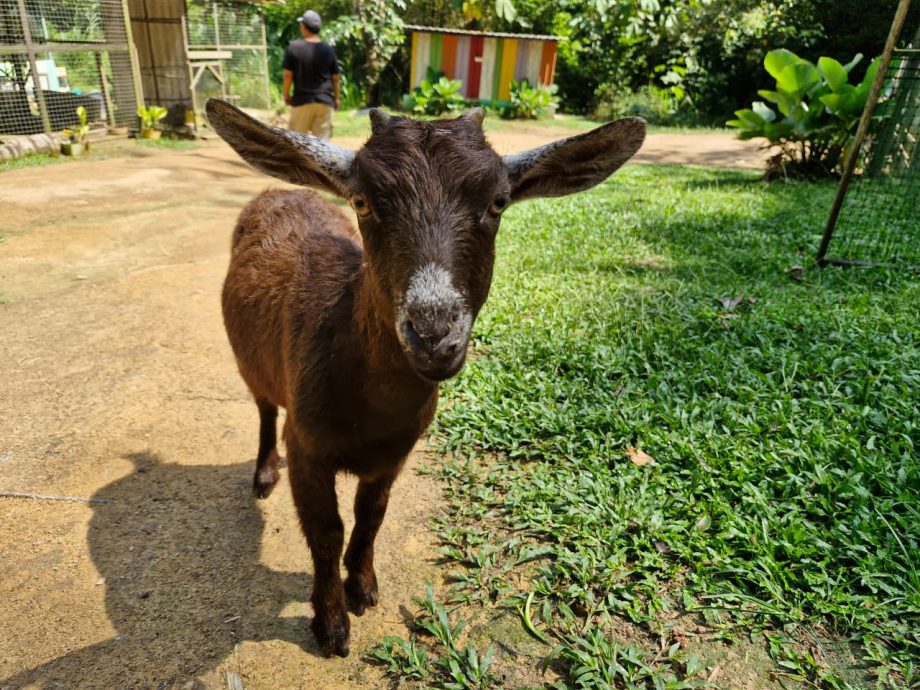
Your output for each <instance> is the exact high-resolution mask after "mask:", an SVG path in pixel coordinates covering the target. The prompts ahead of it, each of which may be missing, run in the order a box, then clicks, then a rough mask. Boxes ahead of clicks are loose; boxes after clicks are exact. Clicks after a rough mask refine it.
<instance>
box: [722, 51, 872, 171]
mask: <svg viewBox="0 0 920 690" xmlns="http://www.w3.org/2000/svg"><path fill="white" fill-rule="evenodd" d="M861 60H862V55H857V56H856V57H855V58H854V59H853V60H852V61H851V62H850V63H849V64H847V65H842V64H840V63H839V62H837V60H834V59H833V58H829V57H822V58H821V59H819V60H818V64H817V66H815V65H814V64H813V63H811V62H809V61H808V60H803V59H802V58H800V57H799V56H798V55H796V54H795V53H793V52H791V51H788V50H773V51H770V52H769V53H767V57H766V59H765V60H764V66H765V67H766V69H767V72H769V73H770V76H772V77H773V78H774V79H775V80H776V90H775V91H770V90H760V91H758V93H759V94H760V95H761V96H762V97H763V98H764V99H766V100H767V101H769V102H770V103H772V104H773V107H771V106H769V105H767V104H766V103H765V102H764V101H754V104H753V106H752V107H751V108H749V109H744V110H737V111H735V115H736V116H737V119H735V120H729V121H728V123H727V124H728V126H729V127H735V128H737V129H738V130H740V132H739V137H740V138H741V139H755V138H759V137H763V138H765V139H766V140H767V141H768V142H769V143H768V146H769V147H775V148H777V149H778V153H777V155H776V156H775V157H774V158H773V159H772V161H771V169H769V170H768V171H767V173H768V175H775V174H777V173H782V174H784V175H791V176H795V177H823V176H828V175H833V174H836V173H838V172H839V171H840V168H841V166H842V165H843V161H844V160H845V157H846V154H847V152H848V149H849V146H850V143H851V142H852V139H853V135H854V133H855V131H856V127H857V124H858V123H859V118H860V116H861V115H862V112H863V109H864V108H865V106H866V100H867V98H868V96H869V90H870V89H871V88H872V82H873V80H874V79H875V74H876V72H877V71H878V64H879V60H878V59H876V60H874V61H873V62H872V64H871V65H870V66H869V69H868V70H866V75H865V77H863V79H862V81H861V82H860V83H858V84H855V85H854V84H850V83H849V74H850V71H851V70H852V69H853V68H854V67H855V66H856V65H857V64H859V62H860V61H861Z"/></svg>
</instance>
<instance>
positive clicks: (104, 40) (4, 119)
mask: <svg viewBox="0 0 920 690" xmlns="http://www.w3.org/2000/svg"><path fill="white" fill-rule="evenodd" d="M130 51H131V45H130V39H129V33H128V29H127V23H126V17H125V14H124V6H123V4H122V2H121V0H0V134H33V133H38V132H54V131H59V130H61V129H63V128H65V127H71V126H73V125H75V124H76V123H77V122H78V117H77V108H78V107H79V106H83V107H84V108H85V109H86V112H87V119H88V120H89V122H90V123H94V124H106V125H110V126H113V127H119V126H121V127H130V126H134V125H135V123H136V110H137V103H138V92H137V83H136V79H135V71H134V68H133V64H132V60H131V52H130Z"/></svg>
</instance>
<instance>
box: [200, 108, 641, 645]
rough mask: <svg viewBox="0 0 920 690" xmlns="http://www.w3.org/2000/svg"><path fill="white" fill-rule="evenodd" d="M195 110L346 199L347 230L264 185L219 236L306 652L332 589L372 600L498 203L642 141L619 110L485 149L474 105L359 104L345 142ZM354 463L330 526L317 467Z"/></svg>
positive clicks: (329, 621) (266, 481)
mask: <svg viewBox="0 0 920 690" xmlns="http://www.w3.org/2000/svg"><path fill="white" fill-rule="evenodd" d="M207 110H208V119H209V120H210V122H211V124H212V126H213V127H214V128H215V129H216V130H217V132H218V133H219V134H220V135H221V136H222V137H223V138H224V139H225V140H226V141H227V142H228V143H229V144H230V145H231V146H232V147H233V148H234V149H235V150H236V151H237V152H238V153H239V154H240V156H242V157H243V158H244V159H245V160H247V161H248V162H249V163H250V164H252V165H253V166H255V167H256V168H258V169H259V170H261V171H263V172H266V173H268V174H269V175H273V176H275V177H278V178H280V179H282V180H286V181H289V182H294V183H297V184H302V185H307V186H311V187H317V188H319V189H323V190H325V191H327V192H331V193H332V194H335V195H336V196H339V197H341V198H343V199H348V200H349V202H350V203H351V206H352V208H353V209H354V210H355V212H356V214H357V216H358V226H359V227H358V231H357V232H356V231H355V230H354V229H353V228H352V225H351V224H350V223H349V221H348V220H347V219H346V218H345V216H344V215H343V214H342V213H341V212H340V211H339V210H338V209H337V208H336V206H335V205H333V204H332V203H330V202H328V201H325V200H323V199H321V198H320V197H319V196H318V195H316V194H315V193H314V192H310V191H267V192H264V193H263V194H261V195H260V196H259V197H257V198H256V199H255V200H254V201H252V202H250V203H249V205H248V206H246V208H245V209H244V210H243V212H242V214H241V215H240V218H239V222H238V223H237V226H236V230H235V231H234V234H233V253H232V258H231V260H230V270H229V273H228V275H227V280H226V282H225V284H224V292H223V310H224V321H225V323H226V326H227V333H228V335H229V337H230V343H231V345H232V346H233V351H234V353H235V354H236V358H237V362H238V364H239V369H240V373H241V374H242V376H243V379H245V381H246V384H247V385H248V386H249V389H250V390H251V391H252V394H253V396H254V397H255V400H256V404H257V405H258V408H259V414H260V417H261V429H260V434H259V452H258V457H257V462H256V472H255V478H254V490H255V493H256V495H257V496H259V497H265V496H267V495H268V494H269V492H270V491H271V490H272V488H273V487H274V485H275V482H276V481H277V480H278V461H279V457H278V451H277V448H276V429H275V426H276V419H277V414H278V407H279V406H282V407H284V408H285V409H286V410H287V421H286V423H285V425H284V441H285V444H286V446H287V452H288V468H289V473H290V480H291V488H292V491H293V495H294V501H295V503H296V505H297V511H298V514H299V517H300V521H301V525H302V527H303V531H304V533H305V534H306V537H307V542H308V544H309V547H310V552H311V554H312V556H313V565H314V571H315V575H314V587H313V596H312V599H311V601H312V602H313V606H314V610H315V618H314V619H313V623H312V629H313V632H314V634H315V635H316V640H317V642H318V644H319V646H320V649H321V650H322V652H323V653H324V654H325V655H327V656H331V655H332V654H338V655H340V656H345V655H347V654H348V632H349V620H348V612H347V609H346V603H347V604H350V606H351V607H352V609H353V610H354V611H355V613H357V614H358V615H360V614H362V613H363V612H364V610H365V608H366V607H368V606H374V605H375V604H376V603H377V578H376V576H375V574H374V538H375V537H376V535H377V531H378V529H379V528H380V524H381V522H382V521H383V516H384V513H385V511H386V507H387V500H388V498H389V494H390V486H391V485H392V483H393V480H394V479H395V478H396V476H397V474H399V471H400V469H401V468H402V466H403V463H404V462H405V460H406V456H407V455H408V454H409V452H410V450H411V449H412V447H413V445H414V444H415V442H416V441H417V440H418V438H419V436H421V434H422V433H423V432H424V430H425V428H426V427H427V426H428V424H429V423H430V422H431V419H432V416H433V415H434V410H435V404H436V402H437V395H438V382H439V381H442V380H444V379H446V378H449V377H451V376H453V375H454V374H456V373H457V372H458V371H459V370H460V369H461V367H462V366H463V362H464V360H465V357H466V350H467V344H468V342H469V337H470V329H471V327H472V325H473V321H474V320H475V319H476V315H477V314H478V313H479V309H480V308H481V307H482V304H483V302H485V299H486V296H487V294H488V292H489V285H490V283H491V280H492V264H493V259H494V247H495V233H496V231H497V230H498V225H499V221H500V219H501V214H502V211H503V209H504V208H506V207H507V206H508V205H509V204H510V203H512V202H515V201H520V200H523V199H528V198H533V197H539V196H561V195H564V194H571V193H573V192H577V191H581V190H584V189H588V188H589V187H593V186H594V185H596V184H598V183H599V182H602V181H603V180H605V179H606V178H607V177H608V176H609V175H610V174H611V173H613V171H614V170H616V169H617V168H619V167H620V166H621V165H622V164H623V163H625V162H626V161H627V160H628V159H629V158H630V157H631V156H632V155H633V154H634V153H635V152H636V151H637V150H638V149H639V147H640V146H641V145H642V141H643V139H644V138H645V123H644V122H643V121H642V120H640V119H635V118H632V119H625V120H619V121H617V122H612V123H609V124H606V125H604V126H602V127H598V128H597V129H595V130H593V131H591V132H587V133H585V134H581V135H578V136H575V137H570V138H568V139H562V140H560V141H556V142H553V143H551V144H547V145H546V146H542V147H539V148H536V149H531V150H529V151H524V152H522V153H517V154H514V155H510V156H505V157H504V158H502V157H500V156H499V155H498V154H496V153H495V151H494V150H493V149H492V147H491V146H490V145H489V144H488V143H487V142H486V139H485V136H484V134H483V131H482V120H483V116H484V113H483V111H482V110H481V109H479V108H474V109H472V110H469V111H467V112H466V113H465V114H464V115H462V116H461V117H459V118H457V119H454V120H439V121H434V122H417V121H414V120H410V119H407V118H403V117H391V116H389V115H387V114H386V113H384V112H383V111H381V110H377V109H374V110H371V111H370V118H371V124H372V134H371V137H370V139H368V141H367V143H366V144H365V146H364V148H363V149H362V150H361V151H359V152H358V153H357V154H353V153H351V152H348V151H345V150H343V149H341V148H339V147H337V146H335V145H333V144H330V143H328V142H323V141H321V140H319V139H317V138H315V137H312V136H309V135H304V134H297V133H293V132H289V131H286V130H282V129H277V128H274V127H269V126H267V125H264V124H262V123H260V122H258V121H256V120H254V119H252V118H250V117H249V116H247V115H245V114H243V113H242V112H241V111H239V110H238V109H236V108H234V107H233V106H231V105H229V104H227V103H225V102H223V101H218V100H211V101H209V102H208V108H207ZM340 471H345V472H351V473H353V474H356V475H357V476H358V478H359V484H358V492H357V497H356V499H355V507H354V510H355V527H354V530H353V532H352V535H351V540H350V542H349V544H348V548H347V549H346V551H345V558H344V562H345V566H346V568H347V569H348V578H347V579H346V580H345V582H344V584H343V583H342V580H341V576H340V571H339V567H340V566H339V563H340V559H341V556H342V546H343V541H344V534H343V527H342V521H341V519H340V517H339V512H338V507H337V506H336V494H335V477H336V473H337V472H340Z"/></svg>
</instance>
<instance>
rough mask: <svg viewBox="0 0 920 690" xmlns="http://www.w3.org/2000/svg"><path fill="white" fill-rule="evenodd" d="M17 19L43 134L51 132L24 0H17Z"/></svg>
mask: <svg viewBox="0 0 920 690" xmlns="http://www.w3.org/2000/svg"><path fill="white" fill-rule="evenodd" d="M18 4H19V19H20V21H21V22H22V37H23V40H24V41H25V44H26V50H27V51H28V57H29V70H30V71H31V72H32V88H33V89H34V90H35V97H36V98H37V99H38V110H39V112H40V113H41V115H42V127H44V129H45V134H51V117H50V116H49V115H48V104H47V103H45V91H44V89H42V83H41V82H42V80H41V77H40V76H39V74H38V63H37V62H36V61H35V50H33V47H32V30H31V29H30V28H29V17H28V15H27V14H26V3H25V0H18Z"/></svg>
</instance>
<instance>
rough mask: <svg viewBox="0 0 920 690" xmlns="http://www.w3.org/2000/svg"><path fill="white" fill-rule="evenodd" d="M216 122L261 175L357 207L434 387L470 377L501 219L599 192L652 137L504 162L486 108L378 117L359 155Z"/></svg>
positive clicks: (587, 141)
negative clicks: (485, 124) (488, 132)
mask: <svg viewBox="0 0 920 690" xmlns="http://www.w3.org/2000/svg"><path fill="white" fill-rule="evenodd" d="M207 111H208V119H209V121H210V123H211V124H212V126H213V127H214V128H215V129H216V130H217V132H218V134H220V135H221V137H223V138H224V139H225V140H226V141H227V142H228V143H229V144H230V145H231V146H232V147H233V148H234V149H235V150H236V151H237V153H239V154H240V156H242V157H243V158H244V159H245V160H246V161H248V162H249V163H250V164H252V165H253V166H254V167H256V168H258V169H259V170H261V171H263V172H265V173H268V174H269V175H272V176H274V177H278V178H280V179H282V180H286V181H288V182H293V183H295V184H302V185H307V186H311V187H318V188H320V189H324V190H326V191H328V192H332V193H333V194H335V195H337V196H339V197H341V198H343V199H347V200H348V201H349V202H350V203H351V205H352V208H353V209H354V210H355V213H356V214H357V216H358V225H359V228H360V231H361V235H362V237H363V240H364V247H365V259H366V263H367V267H368V270H369V271H370V272H371V274H372V279H373V280H375V281H376V284H377V286H378V287H379V288H380V290H381V293H382V295H383V296H384V301H385V302H386V304H387V309H388V312H389V313H386V314H381V316H382V317H383V318H384V319H385V320H386V321H387V323H388V324H389V325H390V326H391V327H392V328H393V329H394V331H395V335H396V337H397V338H398V340H399V343H400V344H401V346H402V349H403V351H404V352H405V354H406V357H407V359H408V360H409V362H410V364H411V365H412V366H413V367H414V369H415V370H416V371H417V372H418V373H419V374H420V375H422V376H423V377H425V378H427V379H430V380H442V379H446V378H449V377H451V376H453V375H454V374H456V373H457V372H458V371H459V370H460V368H461V367H462V366H463V362H464V360H465V357H466V349H467V343H468V341H469V337H470V329H471V327H472V325H473V321H474V320H475V318H476V315H477V314H478V313H479V309H480V308H481V307H482V304H483V302H485V299H486V296H487V294H488V292H489V285H490V283H491V280H492V264H493V260H494V247H495V234H496V232H497V230H498V225H499V222H500V220H501V215H502V211H503V210H504V209H505V208H507V206H508V205H509V204H511V203H513V202H516V201H521V200H523V199H529V198H534V197H547V196H562V195H565V194H571V193H573V192H578V191H582V190H584V189H588V188H590V187H593V186H594V185H596V184H598V183H600V182H602V181H603V180H605V179H606V178H607V177H608V176H610V175H611V174H612V173H613V172H614V171H615V170H616V169H617V168H619V167H620V166H621V165H623V163H625V162H626V161H627V160H628V159H629V158H630V157H631V156H632V155H633V154H634V153H635V152H636V151H637V150H638V149H639V147H640V146H641V145H642V142H643V140H644V138H645V123H644V122H643V121H642V120H640V119H638V118H627V119H624V120H618V121H617V122H612V123H609V124H606V125H603V126H601V127H598V128H597V129H594V130H592V131H590V132H586V133H585V134H581V135H578V136H574V137H569V138H568V139H562V140H559V141H556V142H553V143H551V144H547V145H545V146H541V147H538V148H535V149H529V150H527V151H523V152H521V153H516V154H513V155H509V156H504V157H501V156H499V155H498V154H497V153H495V151H494V150H493V149H492V147H491V146H490V145H489V143H488V142H487V141H486V139H485V135H484V134H483V131H482V121H483V116H484V113H483V111H482V110H481V109H480V108H473V109H472V110H468V111H467V112H466V113H464V114H463V115H462V116H460V117H459V118H457V119H453V120H438V121H433V122H418V121H415V120H410V119H408V118H404V117H391V116H389V115H387V114H386V113H384V112H383V111H382V110H378V109H372V110H371V111H370V118H371V125H372V134H371V137H370V139H368V141H367V143H366V144H365V146H364V148H363V149H361V150H360V151H359V152H358V153H357V154H353V153H351V152H350V151H346V150H344V149H342V148H339V147H338V146H335V145H334V144H330V143H329V142H325V141H322V140H320V139H318V138H316V137H313V136H310V135H307V134H298V133H296V132H290V131H287V130H283V129H278V128H275V127H269V126H268V125H264V124H262V123H260V122H258V121H257V120H254V119H252V118H251V117H249V116H248V115H245V114H244V113H242V112H241V111H239V110H238V109H237V108H235V107H233V106H231V105H229V104H227V103H225V102H223V101H219V100H215V99H211V100H210V101H208V107H207Z"/></svg>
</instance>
